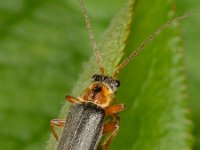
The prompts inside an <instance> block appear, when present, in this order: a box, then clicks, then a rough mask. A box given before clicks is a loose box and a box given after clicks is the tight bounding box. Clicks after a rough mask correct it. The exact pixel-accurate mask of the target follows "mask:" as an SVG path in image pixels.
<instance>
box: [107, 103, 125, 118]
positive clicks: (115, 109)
mask: <svg viewBox="0 0 200 150" xmlns="http://www.w3.org/2000/svg"><path fill="white" fill-rule="evenodd" d="M124 109H125V105H124V104H117V105H112V106H109V107H107V108H106V109H105V113H106V116H109V115H114V114H117V113H119V112H121V111H123V110H124Z"/></svg>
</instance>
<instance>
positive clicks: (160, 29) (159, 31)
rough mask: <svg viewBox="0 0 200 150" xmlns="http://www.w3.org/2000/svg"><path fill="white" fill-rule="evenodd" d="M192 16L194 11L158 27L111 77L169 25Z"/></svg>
mask: <svg viewBox="0 0 200 150" xmlns="http://www.w3.org/2000/svg"><path fill="white" fill-rule="evenodd" d="M193 14H194V11H191V12H187V13H185V14H184V15H182V16H179V17H176V18H174V19H173V20H170V21H168V22H167V23H165V24H164V25H162V26H160V27H159V28H158V29H157V30H156V31H155V32H154V33H153V34H152V35H151V36H150V37H149V38H148V39H147V40H146V41H144V42H143V43H142V44H141V45H140V46H139V47H138V48H137V49H136V50H134V51H133V52H132V53H131V54H130V56H129V57H127V58H126V59H125V60H124V61H123V62H122V63H121V64H119V66H118V67H117V69H116V70H115V72H114V74H113V77H114V78H115V77H116V76H117V75H118V74H119V72H120V71H121V70H122V68H124V67H125V66H126V65H127V64H128V63H129V62H130V61H131V60H132V59H133V58H135V56H137V55H138V54H139V53H140V52H141V51H142V50H143V49H144V47H145V46H146V45H147V44H149V43H150V42H151V41H152V40H153V39H154V38H155V37H157V36H158V35H159V34H160V33H161V32H162V31H163V30H164V29H166V28H167V27H168V26H169V25H171V24H173V23H174V22H179V21H181V20H182V19H184V18H187V17H188V16H191V15H193Z"/></svg>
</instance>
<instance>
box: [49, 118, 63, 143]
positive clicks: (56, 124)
mask: <svg viewBox="0 0 200 150" xmlns="http://www.w3.org/2000/svg"><path fill="white" fill-rule="evenodd" d="M64 125H65V120H62V119H53V120H51V123H50V126H51V132H52V133H53V135H54V137H55V138H56V140H57V141H58V134H57V133H56V130H55V127H59V128H63V127H64Z"/></svg>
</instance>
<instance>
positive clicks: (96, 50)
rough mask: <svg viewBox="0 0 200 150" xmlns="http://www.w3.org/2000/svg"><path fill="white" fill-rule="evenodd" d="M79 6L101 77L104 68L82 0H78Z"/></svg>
mask: <svg viewBox="0 0 200 150" xmlns="http://www.w3.org/2000/svg"><path fill="white" fill-rule="evenodd" d="M80 4H81V8H82V11H83V15H84V17H85V22H86V26H87V30H88V33H89V38H90V42H91V44H92V48H93V51H94V54H95V57H96V59H97V62H98V64H99V68H100V71H101V74H102V75H103V74H104V67H103V64H102V58H101V56H100V54H99V49H98V47H97V44H96V42H95V39H94V35H93V33H92V28H91V24H90V20H89V17H88V15H87V11H86V9H85V6H84V4H83V0H80Z"/></svg>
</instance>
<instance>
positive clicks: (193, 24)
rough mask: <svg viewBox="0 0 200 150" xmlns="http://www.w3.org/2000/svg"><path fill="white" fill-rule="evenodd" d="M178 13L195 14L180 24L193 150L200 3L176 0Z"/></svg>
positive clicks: (198, 124) (199, 143)
mask: <svg viewBox="0 0 200 150" xmlns="http://www.w3.org/2000/svg"><path fill="white" fill-rule="evenodd" d="M177 2H178V3H177V4H178V8H180V9H179V13H183V12H185V11H188V10H196V11H197V14H196V15H194V16H192V17H190V18H189V19H188V20H187V21H185V22H184V23H182V24H181V27H182V28H183V30H182V31H183V32H182V37H183V40H184V45H185V54H186V63H187V70H188V78H189V92H190V96H189V99H190V107H191V109H192V110H191V111H192V119H193V120H194V131H193V133H194V136H195V146H194V149H195V150H199V149H200V105H199V87H200V78H199V76H200V70H199V64H200V59H199V57H200V51H199V49H200V45H199V39H200V35H199V31H200V15H199V11H198V10H199V9H200V3H199V1H198V0H193V1H190V2H189V1H187V0H183V1H182V0H178V1H177Z"/></svg>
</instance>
